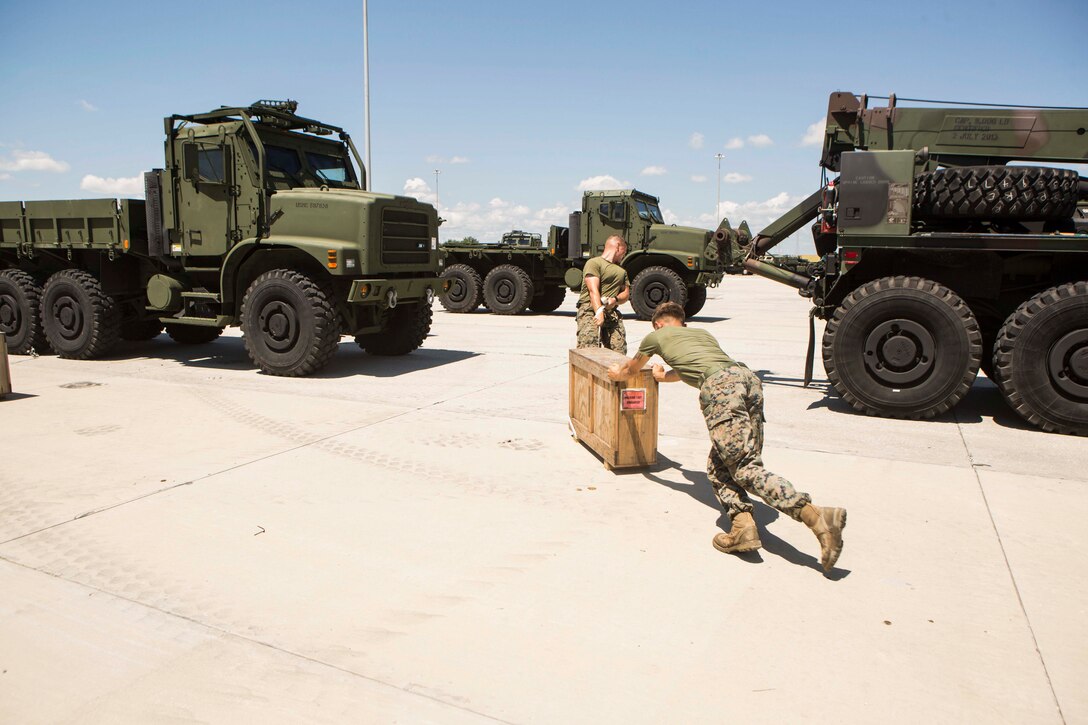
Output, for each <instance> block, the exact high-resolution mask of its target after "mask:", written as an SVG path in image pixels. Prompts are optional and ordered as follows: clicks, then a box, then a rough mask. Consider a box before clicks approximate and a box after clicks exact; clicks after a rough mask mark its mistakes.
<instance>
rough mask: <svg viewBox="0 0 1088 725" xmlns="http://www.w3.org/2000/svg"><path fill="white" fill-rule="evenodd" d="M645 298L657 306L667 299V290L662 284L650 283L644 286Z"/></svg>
mask: <svg viewBox="0 0 1088 725" xmlns="http://www.w3.org/2000/svg"><path fill="white" fill-rule="evenodd" d="M646 299H647V300H648V301H649V302H650V304H651V305H652V306H654V307H657V306H658V305H659V304H661V303H662V302H668V301H669V290H668V288H667V287H665V285H663V284H658V283H655V284H651V285H648V286H647V287H646Z"/></svg>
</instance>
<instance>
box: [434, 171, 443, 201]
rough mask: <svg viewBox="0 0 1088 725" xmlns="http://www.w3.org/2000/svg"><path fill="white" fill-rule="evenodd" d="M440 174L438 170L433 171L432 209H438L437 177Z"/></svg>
mask: <svg viewBox="0 0 1088 725" xmlns="http://www.w3.org/2000/svg"><path fill="white" fill-rule="evenodd" d="M441 173H442V172H441V171H439V170H438V169H435V170H434V208H435V209H438V175H439V174H441Z"/></svg>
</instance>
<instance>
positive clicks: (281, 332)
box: [260, 301, 298, 352]
mask: <svg viewBox="0 0 1088 725" xmlns="http://www.w3.org/2000/svg"><path fill="white" fill-rule="evenodd" d="M260 326H261V331H262V332H263V333H264V339H265V344H266V345H268V348H269V349H270V350H272V351H273V352H287V351H288V350H290V349H291V348H292V347H294V345H295V342H296V338H297V335H298V318H297V316H296V315H295V311H294V309H293V308H292V307H291V306H290V305H286V304H284V303H283V302H278V301H277V302H270V303H269V304H267V305H265V307H264V309H263V310H261V317H260Z"/></svg>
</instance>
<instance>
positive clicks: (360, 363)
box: [107, 335, 479, 378]
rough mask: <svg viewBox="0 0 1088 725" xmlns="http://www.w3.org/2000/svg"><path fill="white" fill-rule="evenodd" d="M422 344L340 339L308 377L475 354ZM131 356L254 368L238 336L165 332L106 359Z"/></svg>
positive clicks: (435, 363) (392, 369)
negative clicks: (403, 350) (204, 338)
mask: <svg viewBox="0 0 1088 725" xmlns="http://www.w3.org/2000/svg"><path fill="white" fill-rule="evenodd" d="M426 345H427V343H426V341H424V343H423V347H420V348H419V349H418V350H416V351H414V352H411V353H409V354H407V355H397V356H390V357H384V356H380V355H368V354H367V353H365V352H364V351H363V350H362V349H360V348H359V346H358V345H356V344H355V343H354V342H352V341H350V340H349V339H348V338H344V340H342V341H341V342H340V347H339V349H338V350H337V351H336V353H335V354H334V355H333V357H332V360H330V361H329V364H328V365H327V366H326V367H325V368H323V369H322V370H320V371H318V372H317V373H315V374H314V375H312V376H310V377H313V378H346V377H352V376H355V375H365V376H369V377H376V378H388V377H395V376H397V375H402V374H404V373H410V372H416V371H419V370H428V369H430V368H436V367H440V366H442V365H448V364H450V363H455V362H460V361H461V360H467V359H469V358H472V357H476V356H477V355H479V353H475V352H468V351H464V350H443V349H435V348H428V347H427V346H426ZM135 357H144V358H148V359H153V360H173V361H175V362H178V363H181V364H182V365H185V366H187V367H197V368H208V369H216V370H253V369H255V368H256V367H257V366H256V365H254V364H253V361H251V360H250V359H249V354H248V353H247V352H246V349H245V345H244V344H243V342H242V339H241V338H240V337H221V338H219V339H218V340H216V341H214V342H208V343H204V344H202V345H179V344H178V343H176V342H173V341H172V340H170V338H169V337H167V336H166V335H160V336H159V337H157V338H155V339H154V340H149V341H147V342H131V343H125V344H124V345H122V346H120V347H118V348H117V350H116V352H115V353H114V354H113V355H110V356H109V358H107V359H110V360H124V359H130V358H135Z"/></svg>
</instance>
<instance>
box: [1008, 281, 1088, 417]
mask: <svg viewBox="0 0 1088 725" xmlns="http://www.w3.org/2000/svg"><path fill="white" fill-rule="evenodd" d="M994 373H995V376H996V378H997V379H996V380H995V381H994V382H996V383H997V387H998V388H1000V389H1001V393H1002V394H1003V395H1004V396H1005V400H1006V401H1008V403H1009V406H1010V407H1012V409H1013V410H1015V411H1016V412H1017V413H1019V414H1020V416H1021V417H1022V418H1023V419H1024V420H1026V421H1028V422H1029V423H1031V424H1032V425H1036V426H1038V427H1040V428H1042V429H1043V430H1045V431H1050V432H1052V433H1069V434H1073V435H1088V282H1070V283H1068V284H1063V285H1059V286H1057V287H1051V288H1050V289H1048V290H1045V291H1044V292H1040V293H1039V294H1037V295H1035V296H1034V297H1032V298H1031V299H1029V300H1028V301H1027V302H1025V303H1023V304H1022V305H1020V307H1018V308H1017V310H1016V311H1015V312H1013V313H1012V314H1011V315H1009V318H1008V319H1007V320H1006V321H1005V324H1004V325H1002V327H1001V331H1000V332H998V334H997V343H996V345H995V353H994Z"/></svg>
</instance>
